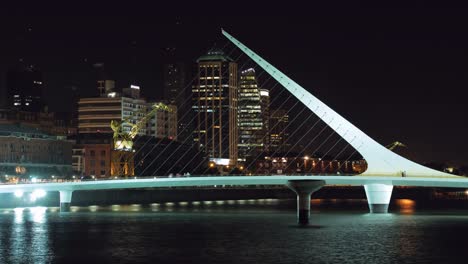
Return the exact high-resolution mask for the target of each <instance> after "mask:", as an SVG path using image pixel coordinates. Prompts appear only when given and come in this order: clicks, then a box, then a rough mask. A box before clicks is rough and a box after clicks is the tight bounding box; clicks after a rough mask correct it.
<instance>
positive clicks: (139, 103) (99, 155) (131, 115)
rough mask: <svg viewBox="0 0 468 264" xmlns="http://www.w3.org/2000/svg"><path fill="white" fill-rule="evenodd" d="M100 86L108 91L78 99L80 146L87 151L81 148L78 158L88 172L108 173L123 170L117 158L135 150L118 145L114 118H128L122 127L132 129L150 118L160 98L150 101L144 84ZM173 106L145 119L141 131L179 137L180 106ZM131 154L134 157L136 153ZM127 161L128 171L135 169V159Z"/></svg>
mask: <svg viewBox="0 0 468 264" xmlns="http://www.w3.org/2000/svg"><path fill="white" fill-rule="evenodd" d="M102 87H104V88H102ZM109 87H112V86H109ZM98 89H104V91H106V93H104V94H102V95H101V96H100V97H93V98H81V99H80V100H79V102H78V131H79V140H78V141H79V142H78V146H77V149H82V150H83V151H81V157H78V154H77V156H76V157H75V160H76V161H77V162H78V160H80V159H81V160H82V163H83V164H84V173H85V175H92V176H95V177H107V176H110V175H117V174H119V173H120V171H121V170H120V169H119V168H120V165H119V164H120V163H117V160H120V159H121V158H119V157H120V156H122V155H124V154H125V155H127V156H128V155H130V154H131V153H130V152H128V153H127V152H126V153H123V150H121V149H114V147H113V145H112V144H113V130H112V128H111V126H110V124H111V121H112V120H116V121H121V120H126V121H125V122H123V123H122V124H121V126H122V131H123V132H127V133H128V132H130V131H131V130H132V127H133V126H134V125H135V124H137V123H139V122H140V121H141V120H143V119H145V118H146V116H147V114H148V111H149V110H150V109H151V108H152V105H153V104H156V103H157V102H152V103H148V102H147V101H146V100H145V99H144V98H141V97H140V87H139V86H137V85H130V86H129V87H127V88H123V89H122V93H118V92H116V91H115V89H114V88H112V89H111V88H109V89H107V88H106V86H105V85H104V86H99V85H98ZM169 107H170V108H171V109H172V112H165V111H157V112H156V113H155V115H154V116H151V117H149V118H148V119H147V120H146V121H147V123H146V124H144V123H143V125H142V126H140V127H139V129H138V132H137V135H140V136H145V135H148V136H154V137H167V138H171V139H175V138H176V136H177V107H176V106H175V105H169ZM135 151H136V150H135ZM77 153H79V152H77ZM127 156H126V157H127ZM127 158H128V160H131V161H132V160H133V158H132V157H127ZM113 162H114V163H115V164H114V163H113ZM126 164H127V165H126V166H129V167H130V169H126V171H133V169H131V168H133V163H131V164H129V163H128V162H126ZM129 174H132V173H129Z"/></svg>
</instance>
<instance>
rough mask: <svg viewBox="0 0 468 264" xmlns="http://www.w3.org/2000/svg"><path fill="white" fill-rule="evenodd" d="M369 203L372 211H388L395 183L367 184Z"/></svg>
mask: <svg viewBox="0 0 468 264" xmlns="http://www.w3.org/2000/svg"><path fill="white" fill-rule="evenodd" d="M364 190H365V191H366V196H367V203H368V204H369V210H370V212H371V213H387V212H388V205H389V204H390V198H391V197H392V190H393V185H390V184H366V185H364Z"/></svg>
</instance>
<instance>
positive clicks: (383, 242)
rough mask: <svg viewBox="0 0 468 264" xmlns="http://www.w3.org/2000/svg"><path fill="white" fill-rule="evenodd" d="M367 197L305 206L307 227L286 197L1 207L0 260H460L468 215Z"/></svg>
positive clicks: (466, 245) (465, 255)
mask: <svg viewBox="0 0 468 264" xmlns="http://www.w3.org/2000/svg"><path fill="white" fill-rule="evenodd" d="M366 206H367V205H366V203H365V200H364V201H361V200H358V201H344V202H343V201H336V200H330V201H328V202H325V203H324V201H322V200H318V201H317V200H313V202H312V208H313V211H312V214H311V222H312V223H313V224H312V225H311V226H309V227H308V228H300V227H298V226H297V225H296V224H295V222H296V218H295V204H294V201H281V200H272V199H264V200H243V201H212V202H194V203H164V204H150V205H112V206H105V207H102V206H87V207H72V212H71V213H66V214H60V213H59V212H58V208H55V207H30V208H15V209H0V263H15V264H16V263H84V264H90V263H243V264H245V263H466V261H467V260H468V242H467V241H468V209H463V208H459V209H450V210H444V209H441V208H438V209H430V210H429V209H419V208H418V207H417V206H416V205H415V203H414V202H413V201H411V200H399V201H396V202H394V203H393V205H392V207H391V213H389V214H369V213H367V208H366Z"/></svg>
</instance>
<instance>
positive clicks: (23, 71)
mask: <svg viewBox="0 0 468 264" xmlns="http://www.w3.org/2000/svg"><path fill="white" fill-rule="evenodd" d="M6 88H7V97H8V99H7V100H8V102H7V106H8V107H10V108H12V109H16V110H21V111H30V112H39V111H41V110H42V108H43V107H44V102H43V98H42V93H43V89H44V84H43V80H42V73H41V72H40V71H38V70H37V69H36V68H35V67H34V66H33V65H28V66H19V67H16V68H12V69H10V70H8V72H7V76H6Z"/></svg>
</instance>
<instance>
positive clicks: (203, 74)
mask: <svg viewBox="0 0 468 264" xmlns="http://www.w3.org/2000/svg"><path fill="white" fill-rule="evenodd" d="M197 76H198V78H197V79H198V80H197V82H196V84H195V85H194V86H193V89H192V100H193V101H192V109H193V110H194V112H195V117H196V125H195V130H194V134H193V140H194V142H195V144H197V145H198V147H199V149H200V150H202V151H203V152H204V153H205V154H206V156H207V157H208V158H210V160H211V161H213V162H215V163H216V164H217V165H236V164H237V157H238V153H237V140H238V130H237V80H238V76H237V63H235V62H234V61H233V60H232V59H231V58H229V57H228V56H227V55H226V54H224V52H223V51H221V50H219V49H212V50H210V51H209V52H208V53H207V54H205V55H203V56H201V57H200V58H198V60H197Z"/></svg>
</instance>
